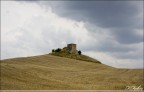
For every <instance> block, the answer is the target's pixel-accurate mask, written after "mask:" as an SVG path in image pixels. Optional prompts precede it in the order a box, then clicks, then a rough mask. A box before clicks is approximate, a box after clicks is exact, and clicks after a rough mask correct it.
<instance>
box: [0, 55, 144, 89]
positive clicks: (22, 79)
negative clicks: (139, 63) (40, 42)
mask: <svg viewBox="0 0 144 92" xmlns="http://www.w3.org/2000/svg"><path fill="white" fill-rule="evenodd" d="M0 77H1V89H2V90H7V89H9V90H12V89H14V90H65V89H67V90H119V89H121V90H123V89H125V88H126V86H140V85H141V86H142V87H143V88H144V85H143V81H144V79H143V69H117V68H113V67H110V66H107V65H104V64H100V63H93V62H85V61H82V60H75V59H70V58H65V57H58V56H54V55H41V56H33V57H22V58H13V59H6V60H1V76H0Z"/></svg>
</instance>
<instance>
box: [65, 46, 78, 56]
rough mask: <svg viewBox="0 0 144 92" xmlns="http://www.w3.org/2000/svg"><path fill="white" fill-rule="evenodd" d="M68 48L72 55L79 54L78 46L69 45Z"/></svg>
mask: <svg viewBox="0 0 144 92" xmlns="http://www.w3.org/2000/svg"><path fill="white" fill-rule="evenodd" d="M67 48H68V50H69V52H70V53H73V54H77V52H78V51H77V48H76V44H73V43H71V44H68V45H67Z"/></svg>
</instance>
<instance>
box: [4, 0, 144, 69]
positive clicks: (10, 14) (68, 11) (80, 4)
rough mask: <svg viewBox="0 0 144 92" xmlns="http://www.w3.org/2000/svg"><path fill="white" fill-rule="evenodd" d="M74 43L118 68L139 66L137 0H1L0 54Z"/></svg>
mask: <svg viewBox="0 0 144 92" xmlns="http://www.w3.org/2000/svg"><path fill="white" fill-rule="evenodd" d="M69 43H76V44H77V45H78V46H77V48H78V50H81V51H82V53H83V54H85V55H88V56H91V57H93V58H96V59H98V60H100V61H101V62H102V63H104V64H107V65H110V66H113V67H118V68H143V1H66V0H64V1H1V59H7V58H14V57H27V56H33V55H41V54H47V53H49V52H51V50H52V49H55V48H58V47H60V48H62V47H65V46H66V44H69Z"/></svg>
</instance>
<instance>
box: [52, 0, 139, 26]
mask: <svg viewBox="0 0 144 92" xmlns="http://www.w3.org/2000/svg"><path fill="white" fill-rule="evenodd" d="M52 3H55V2H52ZM57 3H58V2H57ZM51 5H52V7H53V9H54V11H56V12H57V13H59V14H60V15H61V16H64V17H70V18H73V19H77V20H86V21H90V22H93V23H96V24H97V25H99V26H101V27H110V28H111V27H114V28H121V27H123V28H127V27H138V26H139V25H137V23H138V20H137V18H136V17H135V16H136V15H137V14H138V13H139V10H138V8H137V7H135V6H133V5H132V4H131V3H129V2H128V1H75V2H74V1H69V2H63V3H62V2H60V3H58V5H59V6H57V7H55V6H54V5H53V4H51Z"/></svg>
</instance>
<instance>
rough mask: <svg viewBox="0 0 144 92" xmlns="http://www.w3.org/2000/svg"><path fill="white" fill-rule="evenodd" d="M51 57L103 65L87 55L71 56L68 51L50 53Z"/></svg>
mask: <svg viewBox="0 0 144 92" xmlns="http://www.w3.org/2000/svg"><path fill="white" fill-rule="evenodd" d="M50 55H54V56H60V57H66V58H70V59H76V60H82V61H87V62H93V63H99V64H101V62H100V61H98V60H96V59H93V58H91V57H89V56H86V55H83V54H81V55H79V54H72V53H71V54H70V53H69V52H68V51H65V50H61V51H59V52H52V53H50Z"/></svg>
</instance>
